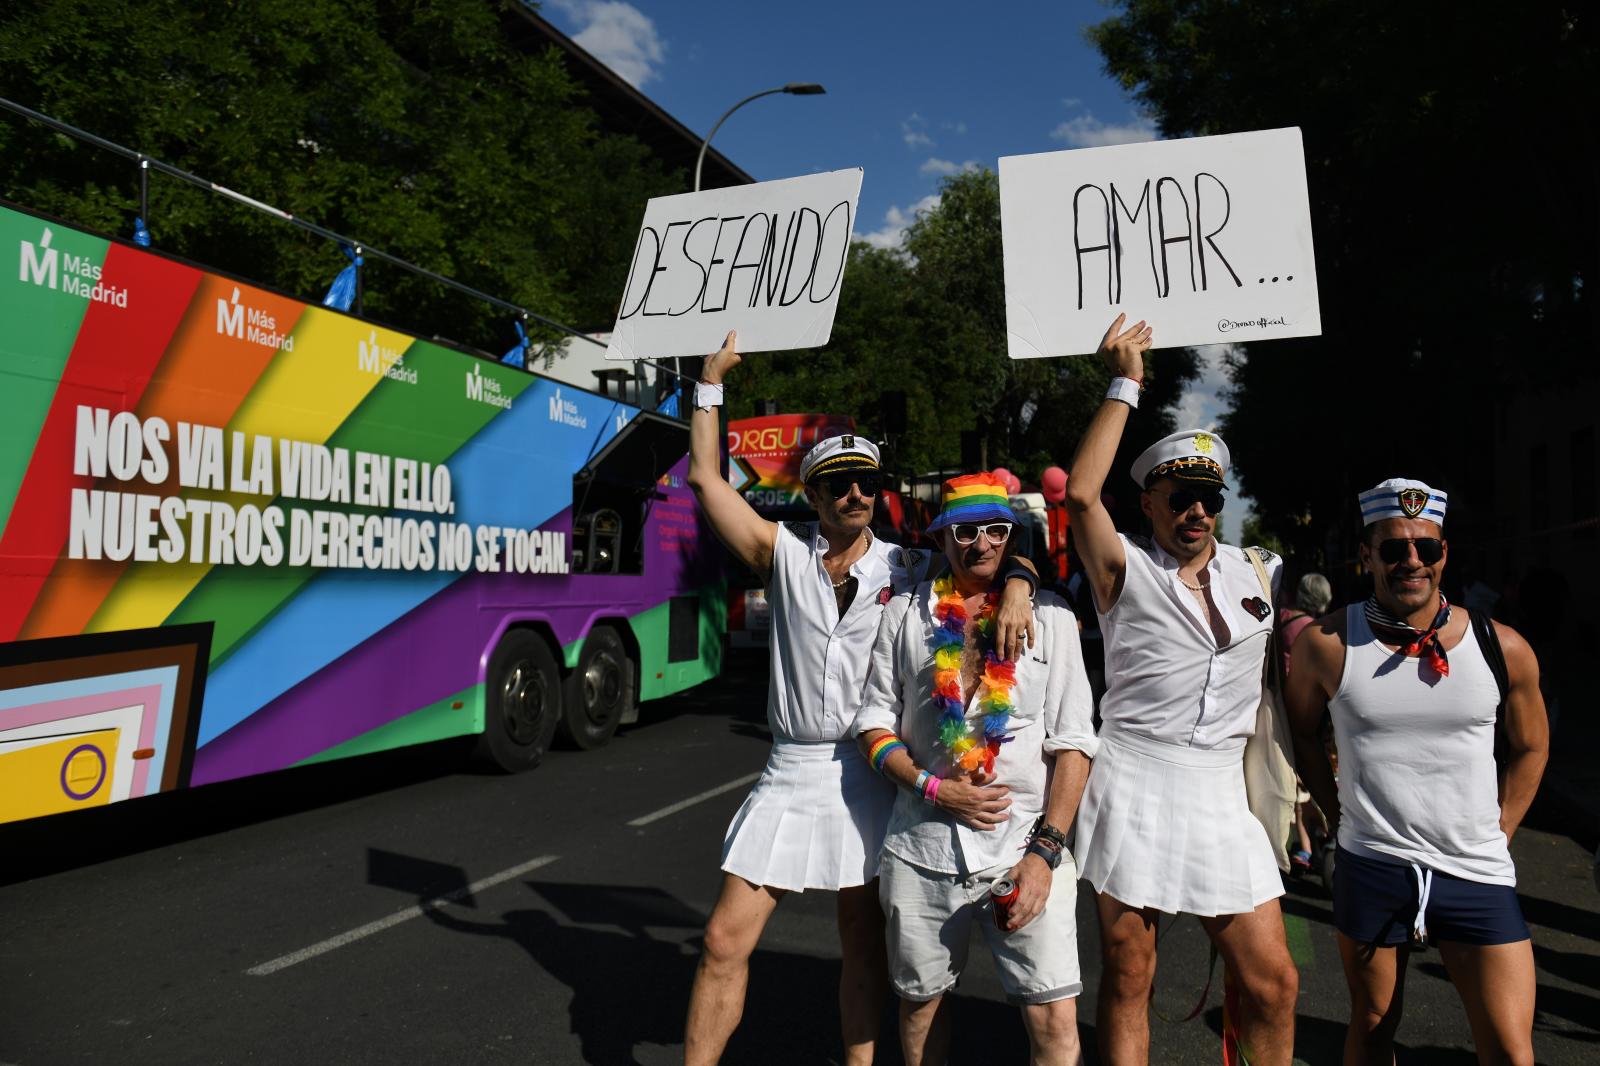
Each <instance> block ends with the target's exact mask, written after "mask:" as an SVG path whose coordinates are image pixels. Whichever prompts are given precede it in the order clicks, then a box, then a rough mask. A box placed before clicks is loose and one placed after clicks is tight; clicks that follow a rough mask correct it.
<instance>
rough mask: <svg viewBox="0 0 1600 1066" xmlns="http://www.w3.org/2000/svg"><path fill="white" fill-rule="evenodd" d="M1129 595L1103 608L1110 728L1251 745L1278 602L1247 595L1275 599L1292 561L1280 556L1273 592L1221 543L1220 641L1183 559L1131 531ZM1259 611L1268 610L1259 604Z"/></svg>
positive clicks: (1168, 738)
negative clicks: (1224, 633) (1253, 606)
mask: <svg viewBox="0 0 1600 1066" xmlns="http://www.w3.org/2000/svg"><path fill="white" fill-rule="evenodd" d="M1122 550H1123V554H1124V555H1125V556H1126V557H1127V560H1128V562H1127V567H1126V577H1125V579H1124V581H1123V585H1122V595H1121V596H1119V597H1118V598H1117V602H1116V604H1115V605H1113V606H1112V608H1111V610H1110V611H1103V612H1100V631H1101V633H1102V634H1103V635H1104V637H1105V654H1106V686H1107V688H1106V694H1105V696H1104V697H1103V698H1102V699H1101V701H1100V718H1101V721H1102V722H1104V723H1105V725H1106V727H1107V728H1114V729H1121V730H1126V731H1127V732H1130V733H1138V734H1139V735H1141V736H1145V737H1149V738H1151V739H1152V740H1159V741H1162V742H1164V743H1168V744H1178V745H1181V746H1183V747H1191V748H1213V749H1218V750H1228V749H1233V748H1241V749H1242V748H1243V747H1244V744H1245V741H1246V740H1248V739H1249V738H1250V736H1251V735H1252V734H1253V733H1255V731H1256V709H1257V708H1258V707H1259V706H1260V703H1261V675H1262V669H1263V666H1264V661H1265V654H1266V648H1267V639H1268V637H1270V636H1271V634H1272V626H1273V623H1274V622H1275V621H1276V619H1277V614H1276V610H1275V609H1274V610H1273V611H1270V612H1268V613H1267V615H1266V616H1265V617H1262V618H1258V617H1257V616H1256V614H1255V613H1252V612H1251V611H1250V610H1248V609H1247V608H1246V606H1245V604H1246V603H1247V602H1251V601H1255V602H1259V603H1265V604H1266V605H1267V606H1268V607H1271V605H1272V601H1273V600H1275V599H1276V590H1277V586H1278V581H1279V578H1280V577H1281V576H1282V571H1283V564H1282V561H1281V560H1279V559H1278V558H1277V557H1276V556H1270V555H1269V558H1270V562H1268V564H1267V574H1268V577H1269V582H1270V585H1271V587H1272V589H1273V593H1272V594H1268V593H1266V592H1263V591H1262V588H1261V580H1260V578H1258V577H1257V576H1256V569H1255V567H1254V566H1253V565H1252V564H1251V562H1250V560H1249V559H1247V558H1246V557H1245V554H1244V552H1243V551H1242V550H1240V549H1239V548H1235V547H1233V546H1232V545H1229V544H1217V545H1216V552H1215V554H1213V556H1212V557H1211V562H1210V563H1208V564H1207V569H1208V570H1209V571H1210V578H1211V597H1212V600H1213V602H1215V604H1216V609H1217V612H1218V613H1219V615H1220V616H1221V617H1222V619H1223V620H1224V621H1225V622H1226V623H1227V625H1228V632H1229V635H1230V639H1229V643H1228V645H1227V646H1226V647H1220V648H1219V647H1218V646H1217V641H1216V638H1215V637H1214V636H1213V635H1212V632H1211V625H1210V623H1209V622H1208V621H1207V620H1206V616H1205V611H1204V608H1203V607H1202V606H1201V603H1200V600H1199V598H1198V597H1197V596H1196V595H1195V594H1194V593H1192V592H1190V591H1189V590H1188V589H1186V588H1184V586H1183V581H1182V579H1181V578H1179V576H1178V561H1177V560H1176V559H1174V558H1173V557H1172V556H1170V555H1168V554H1167V553H1166V552H1165V551H1163V550H1162V548H1161V546H1160V545H1158V544H1156V543H1154V542H1153V541H1144V540H1143V539H1142V538H1141V539H1140V540H1138V541H1135V540H1131V539H1129V538H1128V537H1123V538H1122ZM1258 613H1259V612H1258Z"/></svg>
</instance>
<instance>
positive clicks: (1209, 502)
mask: <svg viewBox="0 0 1600 1066" xmlns="http://www.w3.org/2000/svg"><path fill="white" fill-rule="evenodd" d="M1146 491H1147V492H1153V493H1155V494H1156V495H1157V496H1165V497H1166V498H1167V506H1168V507H1170V508H1172V513H1173V514H1182V513H1183V512H1185V511H1187V510H1188V509H1189V508H1191V507H1193V506H1194V505H1195V501H1196V500H1198V501H1200V503H1201V504H1202V505H1203V506H1204V507H1205V509H1206V514H1208V515H1219V514H1221V513H1222V505H1223V504H1225V503H1227V500H1226V499H1225V498H1224V497H1223V495H1222V490H1221V489H1173V490H1172V491H1171V492H1165V491H1163V490H1161V489H1147V490H1146Z"/></svg>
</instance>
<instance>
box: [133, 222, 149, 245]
mask: <svg viewBox="0 0 1600 1066" xmlns="http://www.w3.org/2000/svg"><path fill="white" fill-rule="evenodd" d="M133 243H134V244H137V245H138V246H139V247H140V248H148V247H150V227H149V226H146V225H145V224H144V219H142V218H136V219H134V220H133Z"/></svg>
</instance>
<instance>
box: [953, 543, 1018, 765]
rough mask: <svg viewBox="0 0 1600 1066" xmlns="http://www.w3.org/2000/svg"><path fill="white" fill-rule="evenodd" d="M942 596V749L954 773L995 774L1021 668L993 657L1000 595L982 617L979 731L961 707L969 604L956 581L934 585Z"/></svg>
mask: <svg viewBox="0 0 1600 1066" xmlns="http://www.w3.org/2000/svg"><path fill="white" fill-rule="evenodd" d="M933 591H934V595H936V596H937V597H938V600H937V602H936V603H935V604H934V607H933V617H934V620H935V621H936V622H937V623H938V627H937V628H936V629H935V630H934V631H933V702H934V704H935V706H937V707H938V708H939V746H940V747H941V748H942V749H944V753H945V758H946V761H947V762H948V764H949V769H950V770H951V771H954V770H956V769H958V768H959V769H962V770H966V771H968V772H969V773H970V772H973V771H976V770H978V769H980V768H981V769H982V770H983V772H984V773H986V774H992V773H994V757H995V756H996V755H997V754H998V753H999V751H1000V745H1002V744H1004V743H1005V742H1006V741H1008V740H1010V739H1011V737H1010V736H1009V735H1008V734H1007V733H1006V722H1007V720H1009V719H1010V717H1011V708H1012V706H1013V704H1012V700H1011V689H1012V687H1013V686H1014V685H1016V683H1017V666H1016V664H1015V663H1014V662H1012V661H1011V660H1009V659H1001V658H999V657H997V656H996V655H995V653H994V648H993V644H994V613H995V602H996V600H998V599H999V596H998V595H997V594H996V593H994V592H992V591H991V592H990V593H989V595H988V597H987V598H986V599H985V600H984V603H983V610H981V611H979V612H978V641H979V646H980V647H983V649H984V650H983V676H982V677H981V678H979V681H980V683H981V684H982V686H983V687H982V691H981V692H980V693H979V694H978V696H977V697H976V699H975V700H974V702H975V703H977V705H978V707H979V709H981V710H982V711H983V720H982V724H981V728H979V729H977V730H974V729H973V723H972V722H969V721H968V720H967V713H966V708H965V707H964V706H963V705H962V702H961V659H962V655H963V653H964V652H965V650H966V644H967V605H966V603H965V602H964V601H963V599H962V597H961V593H959V592H957V591H956V587H955V579H954V578H953V577H952V576H951V575H949V574H946V575H944V576H943V577H941V578H939V579H938V580H937V581H935V582H934V583H933Z"/></svg>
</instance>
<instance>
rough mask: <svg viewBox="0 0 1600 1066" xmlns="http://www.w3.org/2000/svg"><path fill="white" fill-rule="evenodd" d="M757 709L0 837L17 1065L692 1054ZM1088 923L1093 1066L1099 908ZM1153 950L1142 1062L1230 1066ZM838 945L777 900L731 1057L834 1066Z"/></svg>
mask: <svg viewBox="0 0 1600 1066" xmlns="http://www.w3.org/2000/svg"><path fill="white" fill-rule="evenodd" d="M764 704H765V673H764V662H762V661H761V660H759V659H749V658H746V659H743V660H741V661H740V662H738V663H737V664H736V665H735V667H734V668H733V669H732V670H731V671H730V672H729V673H728V674H727V675H725V676H724V677H723V678H722V679H720V680H718V681H716V682H713V683H711V684H709V685H706V686H703V687H702V688H701V689H699V690H697V691H695V692H692V693H690V694H688V695H686V696H683V697H678V698H675V699H673V700H669V701H663V702H662V703H658V704H655V705H652V706H648V707H646V708H645V713H644V717H643V719H642V721H641V723H640V724H639V725H637V726H634V727H630V728H628V729H626V730H625V731H624V732H623V733H621V734H620V735H619V736H618V737H617V738H616V740H614V741H613V742H612V744H611V745H610V746H608V747H606V748H604V749H602V750H600V751H595V752H585V753H580V752H567V751H556V752H553V753H551V755H550V756H549V757H548V758H547V759H546V761H545V764H544V765H543V766H542V767H541V768H539V769H538V770H536V771H534V772H532V773H530V774H524V775H521V776H518V777H501V776H493V775H487V774H480V773H476V772H472V771H470V770H466V769H463V768H462V767H461V765H460V763H459V761H457V760H456V759H455V754H456V752H455V749H454V748H453V747H451V746H449V745H443V746H440V745H436V746H432V747H430V748H427V749H418V750H414V751H408V752H399V753H391V754H387V755H383V756H375V757H370V758H366V759H362V760H355V761H350V762H345V763H335V764H330V765H325V766H317V767H311V768H307V769H305V770H300V771H295V772H292V773H287V774H281V775H278V776H276V777H271V778H263V779H259V780H252V781H245V782H233V783H229V784H225V785H218V786H213V787H210V788H205V789H199V790H195V791H192V792H188V793H184V794H179V795H172V796H160V797H155V798H152V799H149V800H141V801H139V802H136V803H132V804H125V805H122V806H120V807H114V808H108V809H105V810H100V811H90V812H84V813H83V814H81V815H80V814H75V815H70V816H66V817H63V818H57V819H50V820H45V821H41V822H33V823H25V824H22V825H17V826H9V827H0V921H3V923H4V926H3V928H4V934H3V938H0V1064H12V1066H43V1064H53V1063H94V1064H101V1063H128V1064H136V1063H155V1064H161V1066H176V1064H184V1063H252V1062H261V1063H290V1064H297V1066H299V1064H305V1066H311V1064H318V1066H320V1064H323V1063H452V1064H455V1063H509V1062H537V1063H578V1062H595V1063H606V1064H611V1063H640V1064H655V1063H669V1062H673V1061H677V1060H678V1058H679V1057H680V1055H681V1039H682V1029H683V1015H684V1008H685V1004H686V1002H687V996H688V988H689V983H690V980H691V977H692V974H693V968H694V963H695V958H696V955H697V953H698V949H699V936H700V932H701V928H702V926H703V924H704V921H705V916H706V915H707V913H708V912H709V910H710V906H711V904H712V902H713V899H714V896H715V892H716V890H717V885H718V878H719V875H718V872H717V859H718V855H719V853H720V845H721V839H722V832H723V829H724V828H725V826H726V825H727V822H728V820H729V818H730V817H731V816H732V814H733V812H734V810H735V809H736V808H737V807H738V805H739V803H740V801H741V800H742V799H743V797H744V794H745V792H746V790H747V789H748V781H749V780H751V779H753V775H754V774H755V773H757V772H758V771H759V770H760V768H761V766H762V764H763V762H764V760H765V757H766V750H767V743H768V736H767V733H766V730H765V726H764V721H765V714H764ZM708 793H711V794H709V795H708ZM680 804H683V806H681V807H680V808H679V809H676V810H672V808H674V807H679V805H680ZM663 810H667V811H669V813H664V814H663V813H661V812H662V811H663ZM652 815H655V817H653V818H649V816H652ZM646 818H649V820H645V819H646ZM1560 830H1561V827H1560V826H1558V825H1557V826H1549V825H1546V826H1539V825H1537V824H1534V825H1530V827H1529V828H1528V829H1527V830H1526V831H1525V832H1523V833H1521V834H1519V835H1518V838H1517V840H1516V842H1515V846H1514V848H1513V851H1514V852H1515V855H1516V859H1517V864H1518V871H1519V875H1520V879H1521V885H1520V890H1521V892H1522V895H1523V906H1524V908H1525V911H1526V914H1527V917H1528V919H1529V921H1530V923H1531V924H1532V925H1533V927H1534V943H1535V951H1536V954H1537V959H1538V963H1539V986H1540V987H1539V1016H1538V1031H1537V1033H1536V1036H1535V1046H1536V1049H1537V1052H1538V1058H1539V1061H1540V1062H1547V1063H1579V1062H1592V1061H1594V1058H1595V1056H1596V1054H1597V1051H1600V918H1597V915H1596V910H1597V904H1600V895H1597V894H1596V891H1595V886H1594V884H1593V883H1592V879H1591V874H1590V866H1589V863H1590V852H1589V851H1587V850H1585V845H1587V847H1589V848H1592V847H1593V844H1594V841H1592V840H1591V841H1586V842H1580V841H1575V840H1573V839H1571V838H1569V837H1568V836H1565V835H1563V834H1562V832H1561V831H1560ZM441 898H444V899H445V900H446V902H442V903H441V902H434V901H438V900H440V899H441ZM1285 912H1286V923H1287V927H1288V933H1289V940H1290V944H1291V947H1292V949H1293V951H1294V953H1295V956H1296V959H1297V960H1298V961H1299V963H1300V966H1301V972H1302V978H1301V998H1300V1009H1299V1023H1298V1037H1297V1048H1298V1055H1299V1058H1300V1059H1301V1060H1302V1061H1304V1062H1306V1063H1309V1064H1314V1066H1316V1064H1323V1063H1337V1062H1338V1060H1339V1048H1340V1043H1341V1041H1342V1039H1343V1017H1344V1012H1345V992H1344V984H1343V979H1342V977H1341V975H1340V971H1339V963H1338V956H1337V952H1336V949H1335V946H1334V939H1333V932H1332V927H1331V926H1330V924H1329V919H1330V905H1329V902H1328V899H1327V896H1326V894H1325V893H1324V892H1323V891H1322V889H1321V887H1320V886H1319V885H1318V884H1317V882H1315V881H1309V882H1305V883H1299V882H1297V883H1295V884H1294V885H1293V886H1292V887H1291V890H1290V894H1289V895H1288V896H1287V897H1286V899H1285ZM1079 929H1080V945H1081V952H1082V958H1083V967H1084V971H1085V978H1086V985H1087V988H1086V992H1085V995H1084V997H1083V999H1082V1001H1081V1003H1080V1018H1081V1020H1082V1023H1083V1024H1082V1033H1083V1040H1084V1046H1085V1049H1086V1051H1087V1052H1088V1054H1089V1061H1091V1062H1092V1061H1094V1055H1093V1048H1094V1031H1093V1008H1094V982H1095V980H1096V978H1097V974H1098V950H1099V947H1098V939H1097V937H1096V935H1095V930H1094V923H1093V918H1092V910H1091V907H1090V899H1089V898H1088V896H1087V895H1086V894H1081V895H1080V898H1079ZM1163 933H1164V937H1163V940H1162V947H1161V964H1160V970H1159V973H1158V976H1157V994H1156V1009H1157V1011H1158V1012H1159V1014H1160V1015H1163V1016H1165V1018H1170V1019H1173V1020H1171V1021H1168V1020H1163V1018H1162V1017H1158V1018H1156V1019H1155V1020H1154V1021H1153V1023H1152V1025H1153V1033H1152V1037H1153V1039H1152V1059H1153V1061H1156V1062H1172V1063H1180V1062H1181V1063H1189V1062H1193V1063H1214V1062H1216V1061H1218V1059H1219V1052H1218V1037H1217V1032H1218V1030H1219V1026H1220V1019H1221V1011H1220V1008H1219V1007H1218V1006H1217V995H1216V993H1215V992H1213V994H1212V997H1211V1002H1210V1004H1209V1005H1208V1008H1207V1009H1206V1010H1204V1011H1202V1012H1201V1015H1200V1017H1199V1018H1198V1019H1196V1020H1195V1021H1192V1022H1187V1023H1184V1022H1180V1021H1177V1020H1176V1019H1178V1018H1181V1017H1182V1016H1183V1015H1185V1014H1187V1013H1189V1010H1190V1008H1191V1007H1192V1006H1193V1005H1194V1003H1195V1000H1196V998H1197V996H1198V993H1199V990H1200V988H1201V987H1202V986H1203V985H1204V983H1205V971H1206V962H1207V953H1206V950H1205V945H1204V937H1203V935H1202V934H1201V933H1200V930H1199V927H1198V926H1197V925H1196V924H1195V923H1194V922H1193V920H1192V919H1185V920H1182V921H1178V922H1174V923H1171V924H1170V925H1168V926H1165V927H1164V929H1163ZM837 958H838V947H837V941H836V938H835V934H834V923H833V897H831V896H829V895H827V894H825V893H805V894H803V895H799V896H793V897H790V898H789V899H787V900H785V901H784V903H783V905H782V906H781V907H780V908H779V911H778V914H777V917H776V918H775V919H774V920H773V922H772V924H771V925H770V926H769V928H768V931H767V935H766V938H765V939H764V941H763V942H762V947H761V950H760V951H759V953H758V955H757V957H756V959H755V961H754V963H753V966H752V973H751V984H750V996H749V1001H748V1006H747V1010H746V1015H745V1021H744V1024H743V1026H742V1027H741V1029H740V1031H739V1033H738V1034H737V1035H736V1037H735V1039H734V1042H733V1044H732V1045H731V1047H730V1048H729V1051H728V1055H727V1058H726V1061H727V1062H729V1063H791V1062H793V1063H824V1062H831V1061H837V1057H838V1049H837V1046H836V1041H837V1011H836V1007H835V1005H834V999H835V984H834V983H835V981H836V979H837ZM973 959H974V963H973V966H972V968H971V970H970V972H969V974H968V976H967V978H966V979H965V980H964V981H963V984H962V987H961V989H960V992H959V994H958V996H957V1003H956V1010H957V1014H956V1033H957V1037H956V1051H955V1054H954V1056H953V1061H955V1062H962V1063H966V1062H973V1063H994V1062H1023V1061H1026V1039H1025V1037H1024V1036H1023V1034H1022V1029H1021V1023H1020V1020H1019V1019H1018V1017H1017V1015H1016V1012H1015V1010H1014V1009H1013V1008H1011V1007H1008V1006H1006V1005H1005V1003H1004V1001H1003V999H1002V997H1001V995H1000V991H999V987H998V984H997V982H996V981H995V978H994V975H993V972H992V970H991V969H990V967H989V966H988V965H987V963H986V959H985V956H984V952H983V950H982V946H981V943H980V944H978V945H975V946H974V953H973ZM884 1033H885V1037H886V1042H885V1046H884V1050H883V1053H882V1054H881V1055H880V1061H884V1062H899V1061H900V1058H899V1055H898V1051H897V1049H896V1048H895V1047H894V1041H893V1030H892V1027H890V1024H889V1016H888V1015H887V1014H886V1016H885V1030H884ZM1401 1042H1402V1045H1403V1046H1404V1048H1406V1049H1407V1051H1406V1052H1404V1053H1402V1058H1401V1061H1402V1062H1405V1061H1417V1062H1440V1063H1458V1062H1459V1063H1470V1062H1473V1061H1475V1060H1474V1058H1473V1056H1472V1055H1471V1053H1470V1050H1469V1043H1468V1033H1467V1027H1466V1022H1465V1019H1464V1018H1463V1016H1462V1014H1461V1010H1460V1007H1459V1004H1458V1003H1457V1001H1456V1000H1455V997H1454V994H1453V992H1452V990H1451V989H1450V986H1449V984H1448V983H1447V981H1446V980H1445V978H1444V975H1443V970H1442V968H1441V966H1440V965H1439V963H1438V959H1437V954H1436V953H1434V954H1430V955H1425V956H1423V957H1422V958H1421V959H1420V960H1418V962H1417V963H1416V964H1415V970H1414V972H1413V975H1412V979H1411V981H1410V983H1409V984H1408V988H1407V1002H1406V1019H1405V1023H1404V1025H1403V1026H1402V1029H1401Z"/></svg>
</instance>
